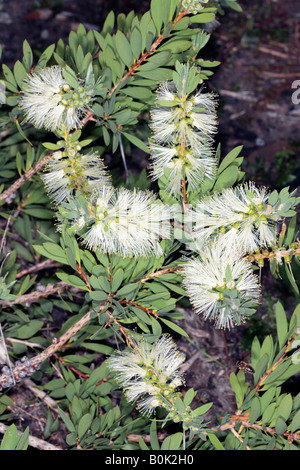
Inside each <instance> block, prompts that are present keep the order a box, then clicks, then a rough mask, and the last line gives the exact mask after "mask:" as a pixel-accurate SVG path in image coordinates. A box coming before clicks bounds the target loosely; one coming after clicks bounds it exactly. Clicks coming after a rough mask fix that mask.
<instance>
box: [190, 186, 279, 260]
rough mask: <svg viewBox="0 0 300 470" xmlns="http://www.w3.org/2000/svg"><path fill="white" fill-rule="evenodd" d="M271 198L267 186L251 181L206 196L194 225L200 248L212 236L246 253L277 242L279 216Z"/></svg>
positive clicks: (201, 202) (196, 215) (225, 244)
mask: <svg viewBox="0 0 300 470" xmlns="http://www.w3.org/2000/svg"><path fill="white" fill-rule="evenodd" d="M268 197H269V194H268V191H267V190H266V188H263V187H262V188H257V187H256V186H255V184H254V183H252V182H250V183H246V184H243V185H239V186H237V187H236V188H227V189H224V190H223V191H222V192H221V193H215V194H213V195H212V196H209V197H206V198H204V199H203V200H202V201H200V202H199V203H198V204H197V207H196V211H195V225H194V228H193V233H194V238H195V241H196V243H198V244H199V248H201V247H202V246H203V244H205V243H206V242H207V241H208V240H209V239H211V238H214V239H218V240H219V242H220V243H221V244H222V245H223V246H227V245H230V246H231V247H233V248H236V249H238V250H241V251H242V252H245V253H247V252H252V251H255V250H256V249H258V248H259V247H263V246H269V245H271V244H272V243H274V242H275V240H276V221H277V219H278V218H279V217H278V216H276V214H275V213H274V214H273V213H272V211H271V212H270V211H269V209H268V207H267V201H268Z"/></svg>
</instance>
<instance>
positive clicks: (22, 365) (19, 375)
mask: <svg viewBox="0 0 300 470" xmlns="http://www.w3.org/2000/svg"><path fill="white" fill-rule="evenodd" d="M39 368H40V365H39V364H32V362H31V360H30V359H28V358H27V357H26V356H24V357H22V359H21V360H18V361H16V362H15V365H14V368H13V370H12V371H11V370H10V368H9V367H8V366H3V367H2V371H1V372H2V374H4V375H5V376H4V377H2V380H1V383H0V391H1V390H2V389H3V388H7V387H10V386H11V385H13V384H14V383H15V382H20V381H21V380H22V379H24V378H25V377H30V376H31V375H32V374H34V372H36V371H37V370H38V369H39Z"/></svg>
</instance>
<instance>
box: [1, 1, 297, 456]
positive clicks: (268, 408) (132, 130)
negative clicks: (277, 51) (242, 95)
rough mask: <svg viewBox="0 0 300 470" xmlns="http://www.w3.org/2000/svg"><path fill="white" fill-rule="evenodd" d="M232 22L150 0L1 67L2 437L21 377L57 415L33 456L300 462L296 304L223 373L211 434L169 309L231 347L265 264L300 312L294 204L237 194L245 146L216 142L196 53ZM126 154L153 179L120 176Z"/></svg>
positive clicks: (211, 105) (249, 313) (205, 8)
mask: <svg viewBox="0 0 300 470" xmlns="http://www.w3.org/2000/svg"><path fill="white" fill-rule="evenodd" d="M226 6H231V7H232V8H234V9H235V10H236V11H241V9H240V7H239V6H238V4H237V3H236V2H235V0H230V1H229V0H226V1H225V0H222V1H221V2H220V3H219V2H217V1H214V0H211V1H208V0H203V1H197V2H194V1H180V0H164V1H162V0H152V1H151V4H150V9H149V11H147V12H146V13H145V14H143V15H141V16H137V15H135V13H134V12H131V13H129V14H128V15H127V16H125V15H119V16H118V18H117V19H115V15H114V13H113V12H111V13H110V14H109V15H108V16H107V18H106V21H105V22H104V25H103V28H102V30H101V31H96V30H95V31H94V30H90V31H88V32H87V31H86V29H85V27H84V26H83V25H80V26H79V27H78V29H77V31H76V32H74V31H72V32H71V33H70V35H69V40H68V42H67V44H65V43H64V42H63V41H62V40H61V39H60V40H59V41H58V42H57V44H53V45H50V46H49V47H48V48H47V49H46V50H45V51H44V52H43V53H42V54H41V55H40V56H39V57H35V56H34V54H33V52H32V50H31V47H30V45H29V44H28V42H27V41H24V44H23V52H24V55H23V58H22V59H21V60H18V61H17V62H16V63H15V65H14V66H13V68H12V70H10V69H9V68H8V67H7V66H6V65H3V75H2V84H3V85H4V87H5V99H3V104H2V107H1V117H0V121H1V125H2V141H1V143H0V147H1V150H0V151H1V160H0V165H1V174H0V178H1V193H0V201H1V217H2V234H3V237H2V242H1V257H2V259H1V273H0V274H1V276H0V302H1V306H2V310H1V314H0V315H1V316H0V321H1V325H2V329H1V335H2V336H1V338H2V340H1V344H0V345H1V348H0V353H1V358H2V362H3V363H4V362H7V365H6V366H5V368H4V369H3V370H2V375H0V388H1V390H2V393H3V395H2V396H1V398H0V403H1V406H0V413H1V414H2V415H3V416H2V421H3V420H5V419H6V416H8V415H5V413H6V410H7V407H8V406H9V405H12V404H13V403H12V400H11V398H10V397H9V393H10V392H9V390H8V388H7V387H18V383H19V382H20V381H22V380H23V378H24V377H28V376H32V377H33V379H34V380H35V383H36V386H37V387H39V388H40V389H41V390H45V391H47V392H48V393H49V394H50V396H51V397H52V399H53V400H56V405H55V406H56V412H57V415H58V416H59V419H56V418H53V415H52V413H51V412H50V411H49V412H46V426H45V430H44V439H48V438H49V437H50V436H51V434H52V433H55V431H56V430H57V428H58V426H59V421H63V422H64V424H65V425H66V428H67V431H68V434H67V436H66V447H67V448H69V449H72V448H82V449H96V450H99V449H123V450H125V449H126V450H137V449H143V450H150V449H152V450H158V449H169V450H170V449H172V450H174V449H175V450H176V449H193V450H198V449H201V450H206V449H207V450H209V449H236V450H242V449H297V448H299V439H300V429H299V428H300V394H298V395H293V394H292V393H288V392H284V391H283V390H282V389H281V385H282V384H284V383H285V382H286V381H287V380H288V379H289V378H290V377H292V376H295V375H296V374H298V373H299V372H300V359H299V354H298V352H297V346H298V344H299V340H300V336H299V328H300V310H299V306H296V308H295V310H294V312H293V313H292V314H286V313H285V311H284V309H283V306H282V303H281V302H280V301H278V303H277V304H276V306H275V318H276V326H277V330H276V334H275V335H274V337H273V336H272V335H271V334H270V335H268V336H266V337H265V338H263V340H261V339H258V338H257V337H254V338H253V342H252V347H251V364H248V365H247V364H243V363H239V368H240V370H239V372H238V373H232V374H231V375H230V384H231V386H232V389H233V392H234V394H235V397H236V412H235V414H230V413H228V412H227V411H228V410H224V414H223V418H221V419H220V421H219V424H218V426H212V425H211V424H210V422H209V420H208V419H206V413H207V412H208V410H209V409H210V408H211V407H212V405H213V403H212V402H209V403H206V404H202V405H200V406H198V407H197V406H196V405H195V402H194V401H193V400H194V398H195V395H196V392H195V391H194V390H193V388H191V389H189V390H187V391H186V392H185V394H183V392H182V387H183V386H184V383H185V382H184V380H185V378H184V373H183V367H184V362H185V357H184V355H183V353H182V352H181V351H180V338H181V337H185V338H188V334H187V333H186V332H185V331H184V329H183V328H182V327H181V326H180V324H179V323H178V320H182V319H184V314H182V313H181V312H182V310H183V309H181V310H180V311H179V309H178V308H177V307H178V305H180V304H181V305H182V302H184V301H185V304H184V305H185V306H186V305H187V302H190V305H191V309H193V310H194V313H195V319H196V315H197V314H198V315H201V316H202V317H203V318H204V319H205V320H207V321H208V322H211V328H223V329H227V330H229V332H228V334H230V332H231V330H232V328H238V327H239V325H240V324H242V323H245V322H248V321H249V320H250V319H251V317H252V318H253V317H255V316H256V315H257V313H256V311H257V308H258V306H259V303H260V276H259V275H258V274H257V270H260V271H261V270H262V268H263V266H264V265H265V264H267V267H266V269H268V267H269V268H270V270H271V273H272V274H273V275H274V276H275V277H276V278H277V279H281V281H282V282H283V283H285V284H288V285H291V287H292V289H293V290H294V295H295V297H297V296H298V295H299V290H298V284H297V282H296V280H295V276H294V273H295V272H296V271H297V269H298V266H299V254H300V246H299V241H298V238H297V230H296V229H297V227H296V210H295V209H296V206H297V205H298V204H299V202H300V198H297V197H296V195H295V192H293V191H290V190H289V188H283V189H281V191H277V190H276V189H275V190H272V188H265V187H260V186H259V185H257V184H256V183H255V182H253V181H247V175H245V173H244V172H243V171H242V169H241V164H242V162H243V157H242V156H241V151H242V148H241V147H236V148H234V149H233V150H231V151H230V152H229V153H228V154H227V155H226V156H223V155H222V151H221V148H220V146H216V144H215V137H216V133H217V131H218V122H217V114H218V108H217V106H218V97H217V96H215V95H214V94H213V93H211V92H210V91H209V88H208V86H207V82H208V78H209V76H210V75H211V74H212V70H211V69H212V68H213V67H215V66H216V65H218V62H216V61H213V60H211V61H209V60H204V59H203V58H201V51H202V49H203V47H204V46H205V45H206V44H207V42H208V40H209V34H208V33H207V32H205V30H204V27H205V25H208V26H210V27H211V26H212V25H213V24H215V16H216V14H217V13H218V12H219V11H221V9H222V7H226ZM136 148H139V151H140V154H142V153H143V152H144V154H145V157H146V158H148V159H149V161H148V163H149V171H148V172H146V171H145V170H143V171H141V172H140V173H138V172H136V171H135V172H134V173H130V171H129V170H128V168H127V157H128V155H130V153H131V151H135V150H134V149H136ZM108 156H110V158H107V157H108ZM141 158H142V157H141ZM113 159H114V164H113V165H112V164H111V161H112V160H113ZM112 166H113V167H114V169H112ZM141 167H142V165H141ZM116 168H118V170H119V171H118V174H117V172H116ZM123 173H124V174H125V177H124V178H123V177H122V176H121V175H122V174H123ZM54 318H55V322H54ZM57 324H59V325H58V326H57ZM171 332H174V338H172V336H171ZM175 338H176V339H175ZM58 370H59V371H60V372H59V373H58ZM249 373H252V374H253V380H251V376H249ZM120 391H123V392H124V397H123V398H124V399H122V400H119V401H118V400H117V398H116V397H117V396H119V395H117V394H116V393H117V392H120ZM5 393H6V394H5ZM116 403H117V405H116ZM43 409H45V408H44V407H43ZM156 418H158V420H156ZM170 423H172V426H170ZM162 427H164V433H165V434H163V435H164V439H161V438H160V437H157V432H158V431H159V430H161V428H162ZM9 432H11V435H12V437H11V440H9V439H8V437H7V436H6V437H5V439H4V440H3V448H7V447H9V446H11V448H19V447H20V448H26V447H27V445H28V431H26V432H25V433H24V434H23V435H22V437H20V436H19V435H18V434H17V433H16V430H15V428H13V431H12V429H10V431H9ZM133 435H134V436H136V435H138V436H139V438H138V441H137V440H133V439H132V436H133ZM147 435H149V436H150V437H149V439H145V436H147ZM160 436H161V434H160ZM26 439H27V440H26ZM10 443H11V444H10Z"/></svg>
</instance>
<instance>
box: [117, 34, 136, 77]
mask: <svg viewBox="0 0 300 470" xmlns="http://www.w3.org/2000/svg"><path fill="white" fill-rule="evenodd" d="M116 46H117V51H118V54H119V56H120V59H121V60H122V62H124V64H125V65H126V66H127V67H128V68H129V67H130V66H131V65H132V63H133V54H132V50H131V47H130V44H129V42H128V39H127V38H126V36H125V34H124V33H122V31H117V34H116Z"/></svg>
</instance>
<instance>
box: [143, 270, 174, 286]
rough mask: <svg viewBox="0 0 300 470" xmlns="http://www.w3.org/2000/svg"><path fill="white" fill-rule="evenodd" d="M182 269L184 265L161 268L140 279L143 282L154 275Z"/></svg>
mask: <svg viewBox="0 0 300 470" xmlns="http://www.w3.org/2000/svg"><path fill="white" fill-rule="evenodd" d="M180 269H182V266H172V267H171V268H166V269H161V270H160V271H155V272H154V273H151V274H148V276H145V277H143V278H142V279H141V280H140V281H138V282H141V283H142V284H143V283H144V282H147V281H149V280H151V279H153V278H154V277H158V276H162V275H163V274H168V273H173V272H174V271H179V270H180Z"/></svg>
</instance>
